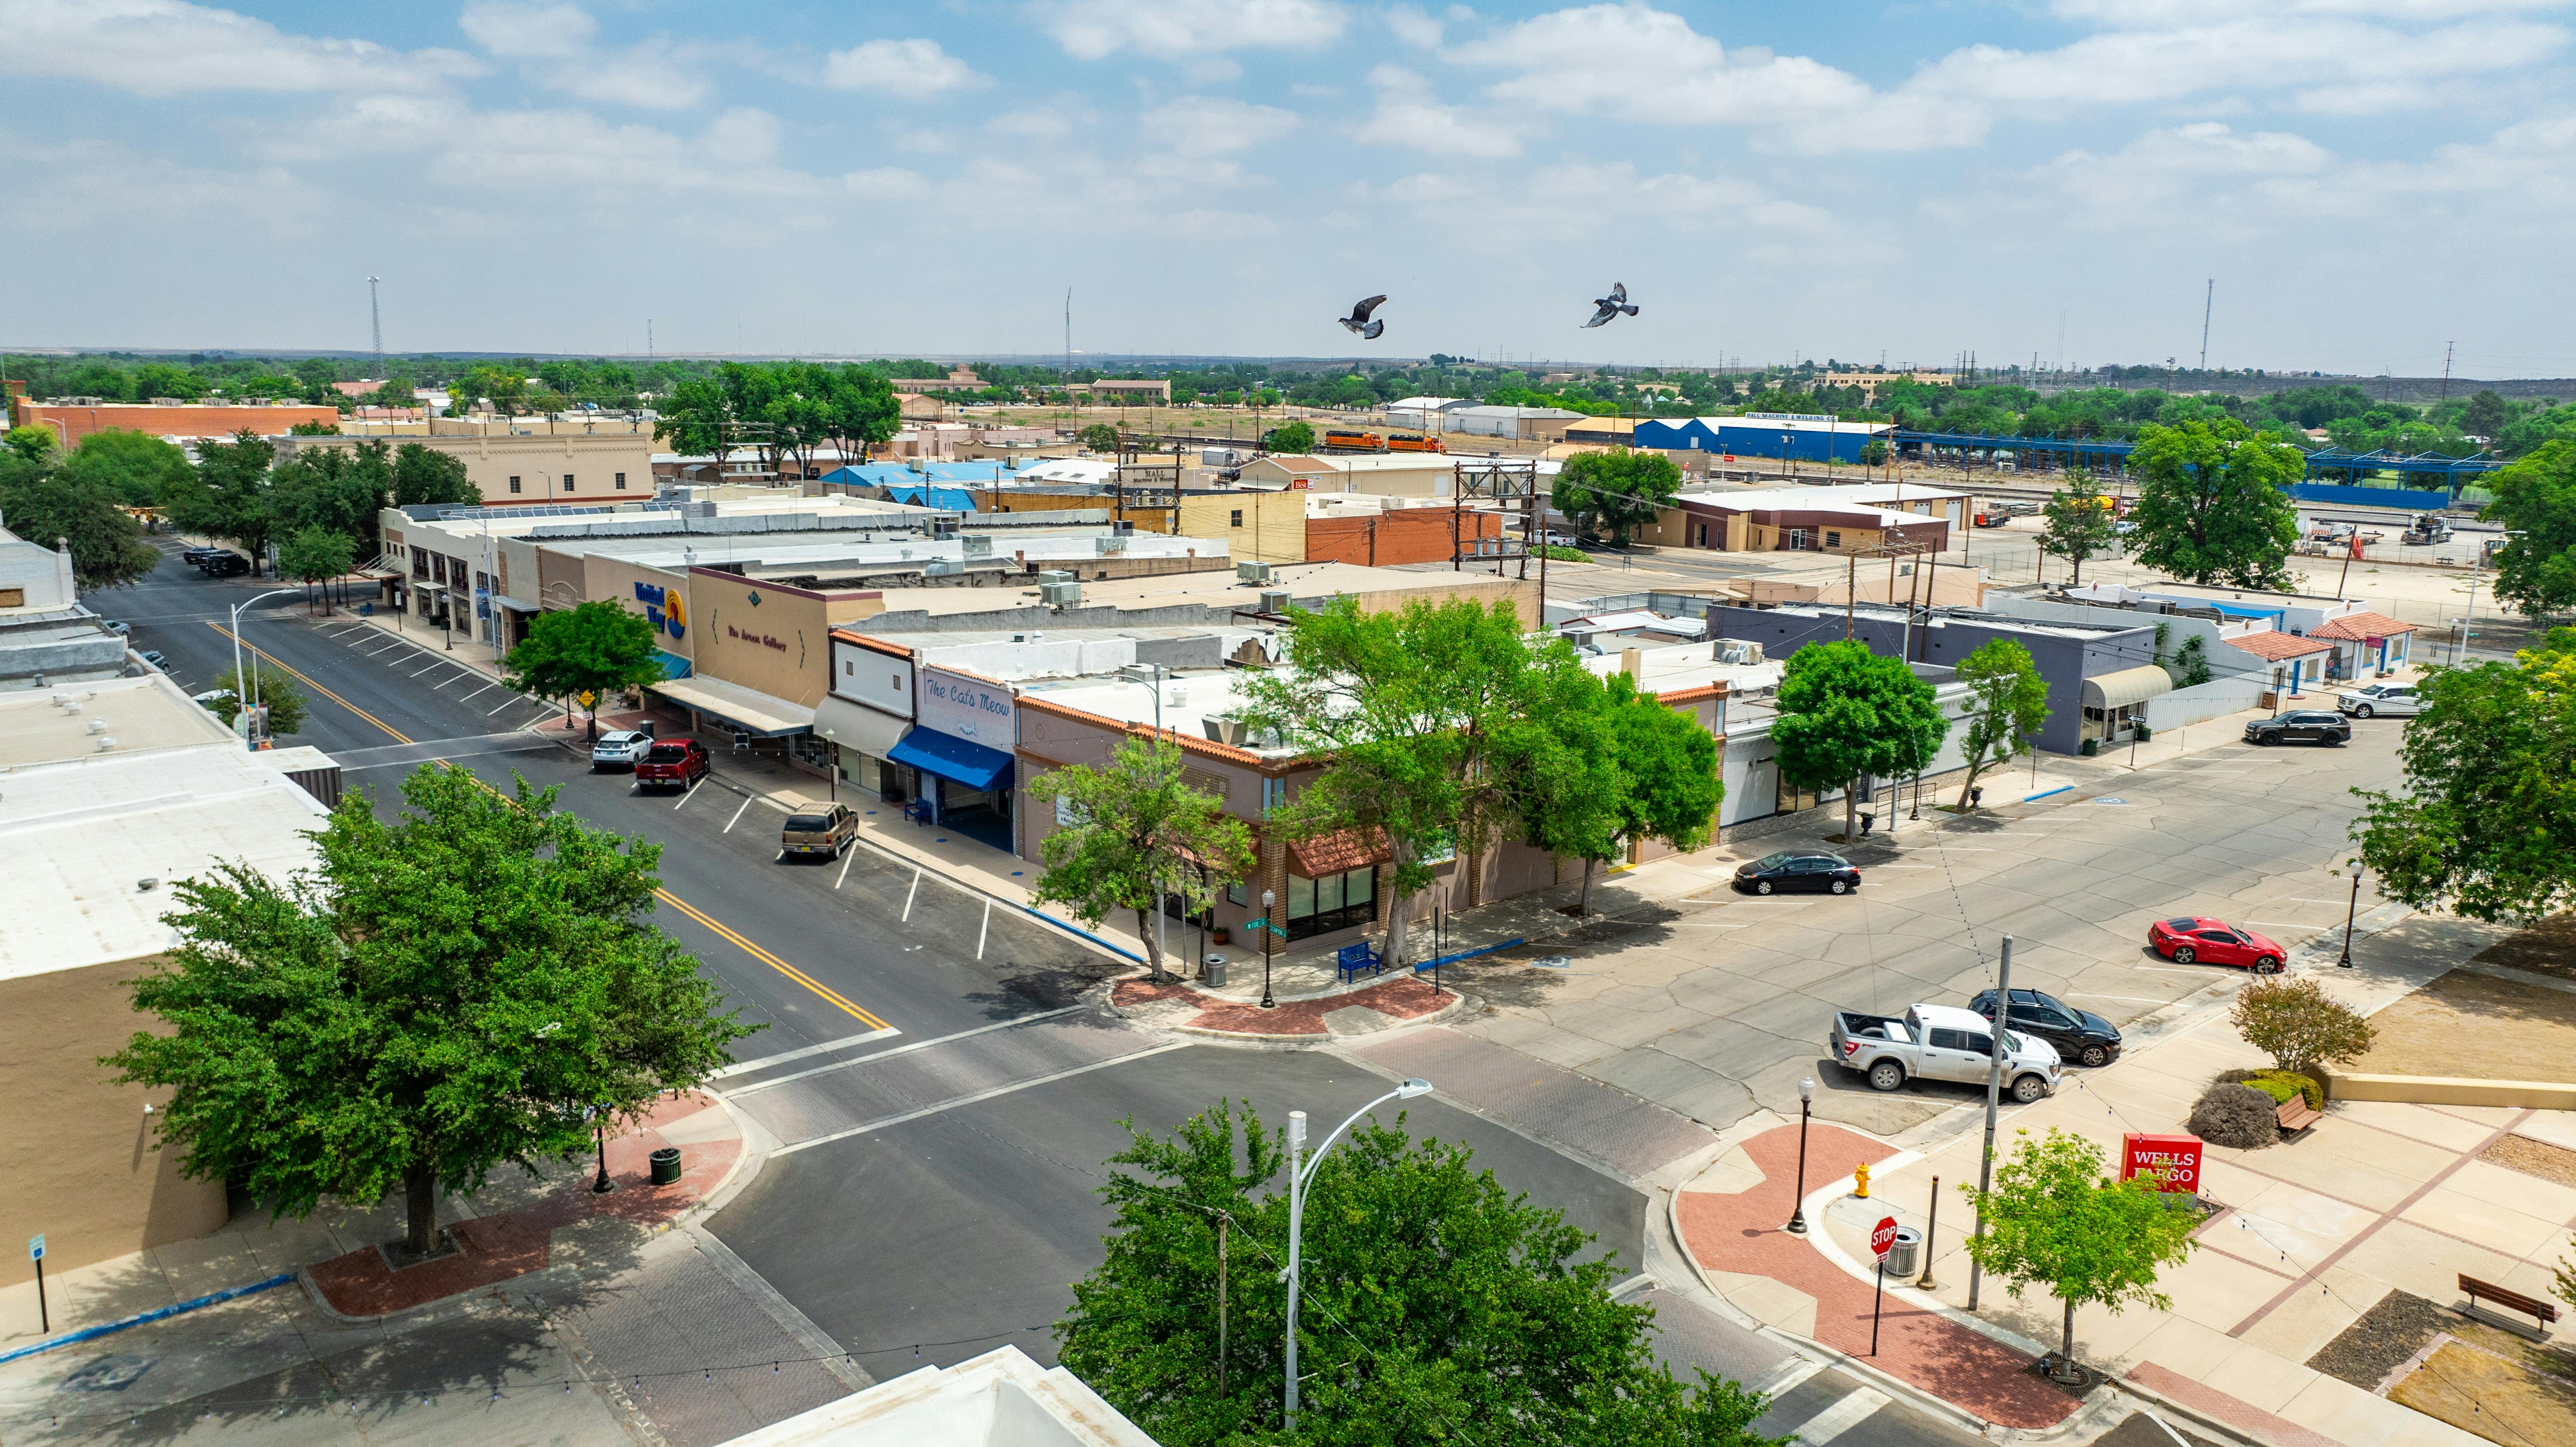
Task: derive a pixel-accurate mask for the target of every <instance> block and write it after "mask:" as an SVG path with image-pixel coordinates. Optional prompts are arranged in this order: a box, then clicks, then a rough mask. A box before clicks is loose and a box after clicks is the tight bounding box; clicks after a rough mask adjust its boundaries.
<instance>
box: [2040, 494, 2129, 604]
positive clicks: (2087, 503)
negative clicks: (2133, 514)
mask: <svg viewBox="0 0 2576 1447" xmlns="http://www.w3.org/2000/svg"><path fill="white" fill-rule="evenodd" d="M2039 511H2040V518H2041V523H2040V529H2039V550H2040V551H2041V552H2043V553H2047V554H2049V555H2050V556H2051V557H2059V558H2064V559H2066V560H2067V561H2068V562H2070V563H2073V564H2074V565H2075V577H2074V586H2078V587H2081V586H2082V585H2083V582H2084V560H2085V559H2087V558H2090V557H2094V556H2096V555H2098V554H2101V553H2105V552H2108V551H2110V547H2111V539H2112V537H2113V536H2114V532H2113V529H2114V526H2115V522H2116V520H2115V519H2114V518H2113V517H2112V512H2111V499H2109V498H2107V497H2105V496H2103V495H2102V489H2100V488H2098V487H2096V486H2094V485H2093V474H2092V473H2090V472H2088V471H2086V470H2084V469H2083V468H2077V469H2075V470H2073V471H2072V472H2069V473H2068V474H2067V478H2066V486H2064V487H2062V488H2060V489H2058V491H2057V494H2056V496H2054V497H2051V498H2050V499H2049V500H2048V501H2047V502H2045V503H2042V504H2041V505H2040V510H2039Z"/></svg>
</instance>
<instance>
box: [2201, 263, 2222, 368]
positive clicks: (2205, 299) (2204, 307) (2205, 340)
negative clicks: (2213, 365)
mask: <svg viewBox="0 0 2576 1447" xmlns="http://www.w3.org/2000/svg"><path fill="white" fill-rule="evenodd" d="M2217 301H2218V278H2217V277H2214V276H2213V277H2211V278H2210V279H2209V289H2208V290H2207V291H2205V292H2203V293H2201V298H2200V370H2201V371H2202V373H2203V374H2206V373H2207V372H2208V371H2209V309H2210V308H2211V307H2212V306H2213V305H2215V304H2216V303H2217Z"/></svg>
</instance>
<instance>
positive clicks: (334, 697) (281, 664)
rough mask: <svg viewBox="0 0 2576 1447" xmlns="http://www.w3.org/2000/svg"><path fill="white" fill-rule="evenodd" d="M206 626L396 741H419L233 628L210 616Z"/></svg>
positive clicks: (407, 742) (413, 742)
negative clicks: (317, 681) (262, 650)
mask: <svg viewBox="0 0 2576 1447" xmlns="http://www.w3.org/2000/svg"><path fill="white" fill-rule="evenodd" d="M206 626H207V627H209V628H212V629H213V630H215V631H216V632H218V633H220V634H222V635H224V636H225V637H226V638H230V639H232V641H234V642H235V643H240V644H241V646H242V647H243V648H244V649H246V650H248V651H249V653H250V656H251V657H252V658H253V659H266V660H267V661H268V662H269V663H271V664H273V665H275V666H276V668H277V670H278V671H279V672H280V673H283V674H285V675H286V676H287V677H289V678H293V679H298V680H300V681H302V683H303V684H304V686H305V687H306V688H309V689H311V690H313V691H314V692H315V693H318V694H320V695H322V696H323V697H324V698H327V699H329V700H331V701H332V702H333V703H336V704H338V705H339V706H340V707H342V708H345V709H347V710H348V711H349V712H351V713H353V714H356V715H357V716H358V717H360V718H362V719H365V720H366V721H367V722H369V723H371V724H374V725H375V726H376V727H378V728H380V729H383V730H384V731H385V732H386V733H389V734H392V735H393V736H394V738H395V739H396V740H398V741H400V742H402V743H406V744H416V743H418V742H420V740H418V739H415V738H413V737H412V736H411V735H409V734H407V733H404V732H403V731H402V730H400V729H398V728H395V727H394V726H393V725H392V724H389V723H387V722H385V721H384V720H383V719H380V718H378V717H376V716H375V715H374V714H371V713H369V712H367V711H366V710H365V709H363V708H360V707H358V706H357V705H356V704H354V703H351V702H349V701H348V700H347V699H345V698H342V697H341V696H340V695H338V694H336V693H333V692H332V691H331V690H329V689H327V688H324V687H323V686H322V685H320V684H318V683H315V682H314V681H313V680H312V678H311V677H310V676H309V675H307V674H305V673H303V672H302V671H301V670H299V669H297V668H296V667H295V666H294V665H292V664H290V663H287V662H285V661H284V660H282V659H279V658H277V657H275V656H273V655H271V654H266V653H262V652H260V651H259V648H258V647H257V646H256V645H254V644H250V643H243V642H242V639H241V637H240V635H238V634H236V633H234V632H233V630H231V629H229V628H226V627H225V626H224V625H222V624H221V623H218V622H216V621H215V620H214V619H212V618H209V619H207V620H206Z"/></svg>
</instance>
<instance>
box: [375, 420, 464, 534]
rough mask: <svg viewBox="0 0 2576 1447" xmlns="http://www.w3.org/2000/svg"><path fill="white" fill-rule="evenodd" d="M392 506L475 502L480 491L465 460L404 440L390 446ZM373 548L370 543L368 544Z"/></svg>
mask: <svg viewBox="0 0 2576 1447" xmlns="http://www.w3.org/2000/svg"><path fill="white" fill-rule="evenodd" d="M393 491H394V506H396V507H413V506H417V505H419V504H422V503H451V504H467V503H479V502H481V501H482V500H483V490H482V489H481V488H478V487H476V486H475V485H474V480H473V478H472V477H470V476H468V475H467V473H466V471H465V460H464V459H463V458H461V457H455V456H452V455H450V454H448V453H444V452H439V451H435V450H433V449H431V448H429V447H426V446H423V445H422V444H420V443H417V442H406V443H404V444H403V445H401V446H400V447H397V448H395V449H394V457H393ZM370 551H373V545H370Z"/></svg>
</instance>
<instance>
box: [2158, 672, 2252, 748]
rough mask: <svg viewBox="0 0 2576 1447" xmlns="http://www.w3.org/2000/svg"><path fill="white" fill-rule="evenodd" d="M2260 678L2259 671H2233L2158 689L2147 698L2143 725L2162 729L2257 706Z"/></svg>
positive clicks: (2199, 721) (2159, 730)
mask: <svg viewBox="0 0 2576 1447" xmlns="http://www.w3.org/2000/svg"><path fill="white" fill-rule="evenodd" d="M2264 682H2265V680H2264V677H2263V675H2261V674H2259V673H2236V674H2228V675H2225V676H2222V677H2219V678H2213V679H2211V680H2210V681H2209V682H2207V683H2201V684H2194V685H2193V686H2191V687H2190V688H2177V689H2175V690H2174V691H2173V692H2171V693H2160V694H2158V695H2156V696H2155V697H2154V698H2151V699H2148V700H2147V727H2148V728H2151V729H2153V730H2155V731H2156V732H2157V733H2163V732H2164V731H2165V730H2167V729H2178V728H2181V727H2182V726H2184V725H2185V724H2196V723H2207V722H2209V721H2210V720H2211V719H2214V718H2225V717H2226V716H2227V715H2229V714H2231V713H2243V712H2244V711H2245V710H2247V709H2249V708H2258V707H2261V705H2262V702H2263V693H2264Z"/></svg>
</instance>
